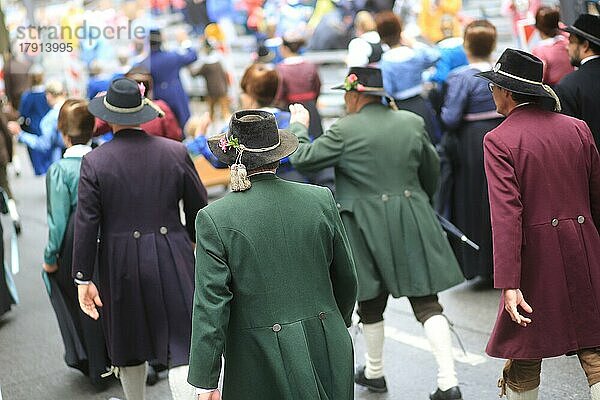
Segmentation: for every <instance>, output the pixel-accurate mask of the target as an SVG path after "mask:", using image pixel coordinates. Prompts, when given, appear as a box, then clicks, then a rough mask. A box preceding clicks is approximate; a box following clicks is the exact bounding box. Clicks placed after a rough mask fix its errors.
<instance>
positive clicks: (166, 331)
mask: <svg viewBox="0 0 600 400" xmlns="http://www.w3.org/2000/svg"><path fill="white" fill-rule="evenodd" d="M154 107H156V106H155V105H153V104H152V102H151V101H150V100H148V99H146V98H144V97H143V95H142V93H141V91H140V89H139V87H138V84H137V83H136V82H135V81H133V80H131V79H128V78H120V79H116V80H114V81H113V82H112V83H111V86H110V88H109V90H108V92H107V94H106V96H102V97H96V98H94V99H93V100H92V101H91V102H90V104H89V106H88V108H89V110H90V112H91V113H92V114H94V115H95V116H96V117H98V118H100V119H102V120H104V121H107V122H108V123H109V124H110V125H111V127H112V131H113V132H114V133H115V137H114V139H113V140H112V141H110V142H108V143H106V144H103V145H102V146H100V147H98V148H97V149H95V150H94V151H92V152H90V153H88V154H87V155H85V156H84V157H83V160H82V163H81V177H80V180H79V189H78V205H77V210H76V213H75V238H74V248H73V278H75V282H76V283H77V284H78V285H79V286H78V292H79V302H80V306H81V308H82V310H83V311H84V312H85V313H86V314H88V315H89V316H91V317H92V318H94V319H97V318H98V316H99V312H101V313H102V317H103V323H104V331H105V333H106V340H107V347H108V352H109V356H110V359H111V360H112V363H113V365H114V366H116V367H119V369H120V375H121V384H122V386H123V390H124V391H125V395H126V397H127V399H128V400H143V399H144V390H145V380H146V368H147V361H151V360H155V361H157V362H158V363H159V364H162V365H168V366H169V368H170V370H169V383H170V386H171V391H172V393H173V399H175V400H179V399H189V398H191V396H192V394H193V389H192V388H191V386H189V385H188V384H187V382H186V378H187V364H188V357H189V351H190V338H191V317H192V297H193V294H194V253H193V247H194V244H193V242H194V241H195V227H194V220H195V217H196V214H197V212H198V210H199V209H200V208H202V207H204V206H205V205H206V204H207V196H206V190H205V188H204V186H203V185H202V183H201V182H200V179H199V177H198V174H197V173H196V170H195V168H194V165H193V163H192V160H191V159H190V157H189V156H188V153H187V150H186V148H185V146H184V145H183V144H181V143H179V142H176V141H174V140H170V139H166V138H162V137H157V136H151V135H148V134H147V133H145V132H144V131H143V130H142V129H141V128H140V125H141V124H142V123H144V122H146V121H149V120H151V119H153V118H155V117H156V116H157V112H156V110H155V108H154ZM181 200H183V211H184V214H185V220H186V221H187V222H188V223H187V224H186V225H185V226H184V225H183V224H182V223H181V218H180V208H179V203H180V201H181ZM96 260H97V261H98V262H97V265H98V287H96V285H95V283H94V282H92V281H91V280H92V276H93V273H94V265H95V263H96ZM99 309H100V310H99Z"/></svg>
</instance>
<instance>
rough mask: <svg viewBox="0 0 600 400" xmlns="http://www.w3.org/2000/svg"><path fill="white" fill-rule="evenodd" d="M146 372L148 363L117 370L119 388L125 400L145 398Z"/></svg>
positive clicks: (141, 399) (142, 399)
mask: <svg viewBox="0 0 600 400" xmlns="http://www.w3.org/2000/svg"><path fill="white" fill-rule="evenodd" d="M147 372H148V363H143V364H140V365H135V366H133V367H120V368H119V377H120V379H121V386H122V387H123V392H125V398H126V399H127V400H144V399H145V398H146V373H147Z"/></svg>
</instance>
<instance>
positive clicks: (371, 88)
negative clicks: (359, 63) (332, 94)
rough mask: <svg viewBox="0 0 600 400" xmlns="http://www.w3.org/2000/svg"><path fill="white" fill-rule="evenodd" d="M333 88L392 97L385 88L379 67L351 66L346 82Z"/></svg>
mask: <svg viewBox="0 0 600 400" xmlns="http://www.w3.org/2000/svg"><path fill="white" fill-rule="evenodd" d="M332 89H336V90H345V91H346V92H350V91H357V92H359V93H362V94H369V95H371V96H382V97H389V98H391V96H390V95H389V94H387V93H386V92H385V89H384V88H383V78H382V77H381V70H380V69H379V68H370V67H351V68H350V70H349V71H348V74H347V75H346V79H345V80H344V83H342V84H341V85H338V86H334V87H332Z"/></svg>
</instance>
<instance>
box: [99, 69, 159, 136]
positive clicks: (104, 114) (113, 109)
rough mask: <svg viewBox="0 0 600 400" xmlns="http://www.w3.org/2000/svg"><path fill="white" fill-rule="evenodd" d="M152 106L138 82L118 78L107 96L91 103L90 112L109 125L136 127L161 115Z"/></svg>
mask: <svg viewBox="0 0 600 400" xmlns="http://www.w3.org/2000/svg"><path fill="white" fill-rule="evenodd" d="M150 104H151V102H150V101H148V99H146V98H145V97H144V93H143V90H142V89H141V88H140V86H139V85H138V83H137V82H136V81H134V80H133V79H129V78H118V79H115V80H113V81H112V82H111V83H110V87H109V88H108V91H107V92H106V95H104V96H99V97H96V98H93V99H92V100H91V101H90V104H89V105H88V110H89V111H90V112H91V113H92V114H93V115H94V116H95V117H98V118H100V119H101V120H103V121H106V122H108V123H111V124H119V125H128V126H135V125H140V124H143V123H144V122H148V121H150V120H152V119H154V118H156V117H157V116H158V115H159V112H158V110H157V109H156V108H153V107H152V106H151V105H150Z"/></svg>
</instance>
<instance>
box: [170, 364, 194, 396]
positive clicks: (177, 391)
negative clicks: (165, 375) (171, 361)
mask: <svg viewBox="0 0 600 400" xmlns="http://www.w3.org/2000/svg"><path fill="white" fill-rule="evenodd" d="M188 370H189V365H182V366H180V367H175V368H171V369H170V370H169V387H170V388H171V396H172V397H173V400H190V399H192V398H193V397H194V388H193V386H192V385H190V384H189V383H188V381H187V376H188Z"/></svg>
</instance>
